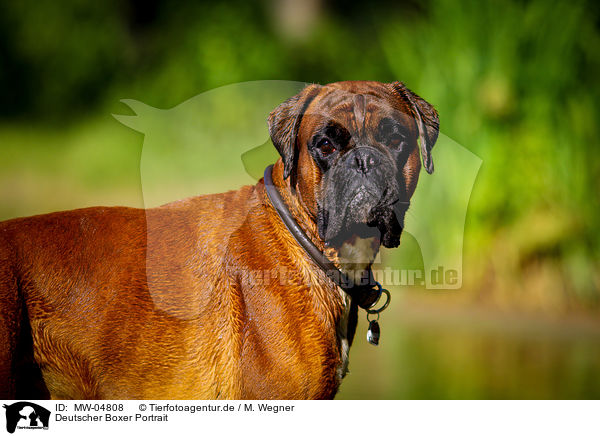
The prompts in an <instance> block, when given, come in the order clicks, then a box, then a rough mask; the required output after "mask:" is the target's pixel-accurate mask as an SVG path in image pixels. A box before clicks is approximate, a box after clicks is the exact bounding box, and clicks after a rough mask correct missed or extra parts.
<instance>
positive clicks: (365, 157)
mask: <svg viewBox="0 0 600 436" xmlns="http://www.w3.org/2000/svg"><path fill="white" fill-rule="evenodd" d="M378 164H379V159H378V158H377V156H376V155H375V153H374V152H373V151H371V150H369V149H358V150H356V151H355V152H354V156H353V157H352V160H351V162H350V165H351V166H352V167H353V169H354V170H356V171H358V172H359V173H361V174H364V175H366V174H367V173H368V172H369V171H371V170H372V169H373V168H375V167H376V166H377V165H378Z"/></svg>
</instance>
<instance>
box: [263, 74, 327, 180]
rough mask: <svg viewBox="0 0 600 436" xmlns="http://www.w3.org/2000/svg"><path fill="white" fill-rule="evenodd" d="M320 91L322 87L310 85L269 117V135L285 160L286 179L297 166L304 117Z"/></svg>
mask: <svg viewBox="0 0 600 436" xmlns="http://www.w3.org/2000/svg"><path fill="white" fill-rule="evenodd" d="M320 89H321V86H320V85H314V84H313V85H308V86H307V87H306V88H304V89H303V90H302V91H300V93H299V94H297V95H295V96H293V97H291V98H289V99H287V100H286V101H284V102H283V103H281V104H280V105H279V106H277V107H276V108H275V110H274V111H273V112H271V114H270V115H269V120H268V123H269V135H271V140H272V141H273V145H274V146H275V148H276V149H277V151H278V152H279V154H280V155H281V158H282V160H283V177H284V178H286V179H287V178H288V177H289V175H290V174H291V173H292V170H293V169H294V167H295V165H296V162H295V161H296V158H297V153H298V150H297V147H296V138H297V136H298V128H299V127H300V122H301V121H302V116H303V115H304V111H306V108H307V107H308V105H309V104H310V102H311V101H312V99H313V98H315V96H316V95H317V94H318V93H319V90H320Z"/></svg>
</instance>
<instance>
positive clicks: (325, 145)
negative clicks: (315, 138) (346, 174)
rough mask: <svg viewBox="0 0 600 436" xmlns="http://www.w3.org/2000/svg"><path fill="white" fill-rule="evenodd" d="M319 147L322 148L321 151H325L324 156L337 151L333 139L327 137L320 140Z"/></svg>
mask: <svg viewBox="0 0 600 436" xmlns="http://www.w3.org/2000/svg"><path fill="white" fill-rule="evenodd" d="M317 147H319V150H321V153H323V155H324V156H328V155H330V154H331V153H333V152H334V151H335V147H334V146H333V144H332V143H331V141H330V140H329V139H325V138H323V139H321V140H320V141H319V142H318V144H317Z"/></svg>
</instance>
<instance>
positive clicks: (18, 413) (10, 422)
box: [3, 401, 50, 433]
mask: <svg viewBox="0 0 600 436" xmlns="http://www.w3.org/2000/svg"><path fill="white" fill-rule="evenodd" d="M3 407H4V408H5V409H6V431H8V432H9V433H14V432H15V430H40V429H42V430H48V424H49V422H50V411H49V410H48V409H45V408H44V407H42V406H39V405H37V404H35V403H30V402H28V401H19V402H18V403H13V404H4V406H3Z"/></svg>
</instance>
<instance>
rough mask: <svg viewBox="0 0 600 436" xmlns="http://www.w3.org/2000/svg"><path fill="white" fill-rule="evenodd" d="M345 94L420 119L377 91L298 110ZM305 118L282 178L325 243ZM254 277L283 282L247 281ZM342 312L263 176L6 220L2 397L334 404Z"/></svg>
mask: <svg viewBox="0 0 600 436" xmlns="http://www.w3.org/2000/svg"><path fill="white" fill-rule="evenodd" d="M337 89H343V90H345V91H347V92H352V93H369V94H374V95H378V96H379V97H381V98H384V99H386V100H392V101H393V102H394V103H393V104H397V105H400V106H401V109H402V110H403V111H406V112H407V113H410V110H411V109H410V108H408V107H406V104H405V103H404V102H403V101H401V100H398V101H396V100H394V99H393V90H392V88H391V85H385V84H378V83H376V82H342V83H340V84H333V85H328V86H326V87H322V88H320V89H319V90H318V92H317V91H313V92H312V93H313V95H312V96H311V98H312V100H311V101H310V103H308V102H304V103H307V104H308V106H307V108H305V110H308V111H310V110H311V109H313V108H314V110H315V111H317V110H318V111H320V112H321V113H327V114H329V115H330V116H332V117H347V116H349V114H351V112H347V111H346V112H344V111H342V110H337V109H336V107H335V105H334V106H333V107H332V106H329V105H324V103H323V101H324V99H326V96H328V95H331V94H332V93H335V92H336V90H337ZM300 102H302V100H301V99H300ZM300 102H299V104H300ZM344 122H346V123H348V122H350V120H348V119H346V120H345V121H344ZM366 122H367V123H368V122H369V121H368V120H367V121H366ZM310 123H311V118H310V117H306V118H305V119H304V120H303V121H302V123H300V125H299V128H298V141H297V146H298V148H299V150H298V154H297V155H298V161H297V162H296V163H295V171H296V174H295V176H294V177H293V178H286V177H284V162H282V160H281V159H280V160H279V161H278V162H277V163H276V165H275V167H274V171H273V180H274V183H275V184H276V185H277V186H278V187H279V188H280V192H281V193H282V196H283V197H284V200H285V201H286V203H287V204H288V207H289V208H290V210H291V211H292V214H293V215H294V216H295V218H296V220H297V221H298V222H299V223H300V225H301V226H302V227H303V228H304V230H305V231H306V232H307V233H308V234H309V235H310V237H311V238H312V239H313V241H314V242H315V244H317V245H318V246H319V247H320V248H322V249H325V246H324V245H323V243H322V241H320V239H319V237H318V233H317V230H316V224H315V216H316V197H317V196H318V190H317V188H316V187H317V186H318V184H319V178H320V173H319V171H318V169H317V168H316V167H315V164H314V162H313V161H312V159H311V157H310V156H309V155H308V153H307V152H306V147H305V146H304V143H305V142H306V140H307V138H308V135H310V134H311V129H312V127H311V124H310ZM411 126H412V127H411V128H412V129H413V130H414V131H415V132H416V127H415V124H414V122H413V123H412V124H411ZM415 135H416V133H415ZM274 142H275V140H274ZM419 169H420V162H419V153H418V149H417V148H416V147H415V149H414V151H413V152H412V154H411V157H410V159H409V164H408V166H407V168H405V172H406V174H405V177H406V179H407V180H408V181H409V183H407V189H408V190H409V191H410V192H409V193H408V197H410V195H412V192H413V191H414V187H415V185H416V181H417V179H418V174H419ZM294 183H295V186H292V184H294ZM330 254H331V255H332V256H333V257H335V253H331V252H330ZM253 271H261V272H265V271H273V272H275V273H271V274H267V275H263V276H262V278H260V279H258V280H256V279H255V280H252V279H248V272H253ZM282 272H287V275H286V277H284V278H283V280H282V278H281V274H282ZM278 274H279V275H278ZM346 305H347V301H346V297H345V294H344V293H343V292H342V291H341V290H340V289H339V288H337V287H336V286H335V285H334V284H333V282H331V281H330V280H329V279H328V278H327V277H326V275H325V273H324V272H323V271H321V270H320V269H319V268H318V267H316V265H315V264H314V263H313V261H311V260H310V259H309V257H308V256H307V255H306V253H305V252H304V250H303V249H302V248H301V247H300V246H299V245H298V244H297V243H296V241H295V240H294V239H293V237H292V236H291V235H290V233H289V232H288V230H287V229H286V227H285V226H284V224H283V223H282V221H281V220H280V218H279V217H278V216H277V214H276V212H275V210H274V209H273V207H272V206H271V204H270V203H269V201H268V199H267V197H266V194H265V188H264V184H263V181H262V180H261V181H259V183H258V184H257V185H255V186H245V187H242V188H241V189H240V190H238V191H232V192H227V193H222V194H215V195H208V196H203V197H194V198H190V199H186V200H181V201H177V202H174V203H170V204H167V205H164V206H161V207H158V208H155V209H148V210H141V209H132V208H123V207H115V208H104V207H96V208H88V209H79V210H73V211H68V212H58V213H52V214H47V215H40V216H35V217H29V218H19V219H14V220H10V221H6V222H3V223H0V321H1V324H0V398H53V399H216V398H222V399H242V398H244V399H268V398H272V399H275V398H278V399H284V398H287V399H293V398H296V399H302V398H306V399H308V398H333V396H334V395H335V393H336V392H337V389H338V387H339V384H340V381H341V379H340V376H339V371H338V369H339V367H340V365H342V364H343V362H342V360H343V356H342V354H341V350H340V347H341V345H340V341H339V338H338V337H337V335H336V328H337V327H338V326H339V323H340V322H342V317H343V313H344V310H346V309H347V308H346ZM345 308H346V309H345ZM356 310H357V309H356V306H355V305H353V307H352V308H351V311H350V322H349V325H348V332H349V340H350V342H351V341H352V336H353V332H354V328H355V326H356Z"/></svg>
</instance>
